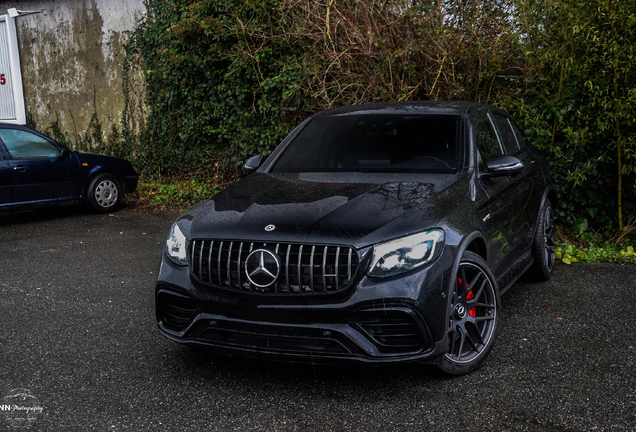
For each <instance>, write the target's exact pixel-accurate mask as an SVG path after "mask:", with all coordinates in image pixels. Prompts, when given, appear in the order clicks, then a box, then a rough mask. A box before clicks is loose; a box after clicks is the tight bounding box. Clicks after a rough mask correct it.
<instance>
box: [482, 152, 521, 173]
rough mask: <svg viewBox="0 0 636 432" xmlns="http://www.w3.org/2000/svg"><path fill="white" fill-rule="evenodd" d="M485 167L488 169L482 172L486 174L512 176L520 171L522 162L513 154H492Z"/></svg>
mask: <svg viewBox="0 0 636 432" xmlns="http://www.w3.org/2000/svg"><path fill="white" fill-rule="evenodd" d="M486 167H487V169H488V172H487V173H484V175H486V176H491V177H502V176H514V175H517V174H519V173H520V172H521V170H522V169H523V163H522V162H521V161H520V160H519V159H517V158H516V157H514V156H507V155H492V156H490V158H489V159H488V163H487V164H486Z"/></svg>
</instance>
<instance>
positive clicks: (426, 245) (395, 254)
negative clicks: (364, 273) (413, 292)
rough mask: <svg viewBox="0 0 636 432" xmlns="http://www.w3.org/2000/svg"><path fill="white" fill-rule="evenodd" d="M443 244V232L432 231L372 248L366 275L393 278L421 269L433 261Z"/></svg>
mask: <svg viewBox="0 0 636 432" xmlns="http://www.w3.org/2000/svg"><path fill="white" fill-rule="evenodd" d="M443 244H444V231H442V230H441V229H434V230H430V231H426V232H422V233H418V234H413V235H410V236H407V237H402V238H400V239H397V240H391V241H388V242H385V243H380V244H377V245H375V246H374V247H373V260H372V261H371V265H370V267H369V271H368V275H369V276H377V277H386V276H394V275H396V274H399V273H404V272H407V271H409V270H413V269H415V268H418V267H421V266H423V265H424V264H426V263H428V262H429V261H431V260H433V259H434V258H435V257H437V255H439V251H441V249H442V246H443Z"/></svg>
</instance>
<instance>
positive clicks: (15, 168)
mask: <svg viewBox="0 0 636 432" xmlns="http://www.w3.org/2000/svg"><path fill="white" fill-rule="evenodd" d="M13 170H14V171H20V172H23V171H26V167H25V166H24V165H17V166H14V167H13Z"/></svg>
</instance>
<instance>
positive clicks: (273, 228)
mask: <svg viewBox="0 0 636 432" xmlns="http://www.w3.org/2000/svg"><path fill="white" fill-rule="evenodd" d="M275 229H276V225H271V224H270V225H267V226H266V227H265V231H267V232H270V231H274V230H275Z"/></svg>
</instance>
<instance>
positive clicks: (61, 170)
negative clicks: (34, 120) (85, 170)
mask: <svg viewBox="0 0 636 432" xmlns="http://www.w3.org/2000/svg"><path fill="white" fill-rule="evenodd" d="M0 139H1V140H2V143H3V144H4V147H5V149H6V152H7V153H8V155H9V160H8V161H7V162H8V166H9V170H10V172H11V179H12V183H13V204H14V205H16V206H17V205H21V204H26V203H46V202H55V201H72V200H76V199H78V198H79V192H80V182H79V167H78V165H77V164H78V163H77V160H76V158H75V155H74V154H72V153H71V152H69V151H68V150H66V149H64V148H63V147H62V146H59V145H58V144H57V143H54V142H52V141H50V140H48V139H46V138H44V137H43V136H40V135H38V134H35V133H33V132H30V131H27V130H23V129H14V128H0Z"/></svg>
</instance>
